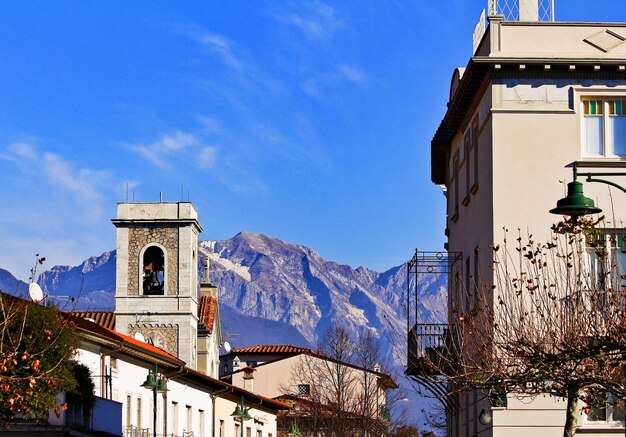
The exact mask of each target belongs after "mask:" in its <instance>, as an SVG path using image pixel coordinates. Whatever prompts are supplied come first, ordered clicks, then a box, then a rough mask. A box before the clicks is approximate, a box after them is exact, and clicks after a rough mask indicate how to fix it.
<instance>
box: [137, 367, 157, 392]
mask: <svg viewBox="0 0 626 437" xmlns="http://www.w3.org/2000/svg"><path fill="white" fill-rule="evenodd" d="M141 386H142V387H143V388H147V389H148V390H152V389H153V388H155V387H156V386H157V382H156V378H155V377H154V373H152V371H150V373H148V377H147V378H146V380H145V381H144V383H143V384H141Z"/></svg>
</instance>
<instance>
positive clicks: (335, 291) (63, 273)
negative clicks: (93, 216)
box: [0, 232, 447, 364]
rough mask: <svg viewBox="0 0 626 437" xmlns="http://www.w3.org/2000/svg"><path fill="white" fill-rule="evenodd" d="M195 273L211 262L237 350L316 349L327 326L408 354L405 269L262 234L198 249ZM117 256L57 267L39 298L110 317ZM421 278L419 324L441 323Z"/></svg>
mask: <svg viewBox="0 0 626 437" xmlns="http://www.w3.org/2000/svg"><path fill="white" fill-rule="evenodd" d="M199 250H200V257H199V261H198V271H199V274H200V277H202V276H203V275H204V268H203V266H204V257H208V258H209V260H210V266H211V267H210V279H211V282H212V283H213V284H214V285H216V286H217V287H218V290H219V292H220V309H221V315H222V325H223V331H224V336H225V338H226V339H227V340H228V341H229V342H230V343H231V344H232V345H233V346H234V347H244V346H248V345H253V344H283V343H284V344H296V345H302V346H311V347H315V345H316V342H317V339H318V338H319V337H320V335H321V334H322V333H323V332H324V331H325V330H326V329H327V328H328V326H330V325H331V324H332V323H338V324H341V325H343V326H345V327H347V328H348V329H349V330H350V331H351V332H354V333H356V332H358V331H360V330H363V329H370V330H372V332H373V333H374V334H375V336H376V337H377V338H379V339H384V340H385V341H382V342H381V344H382V345H383V352H384V353H386V354H388V355H389V356H390V357H391V358H392V359H393V361H396V362H397V363H398V364H400V363H401V362H402V361H403V358H400V357H402V356H403V355H404V353H405V352H404V349H405V347H406V301H405V299H406V298H405V296H406V289H407V269H406V264H403V265H401V266H398V267H394V268H391V269H389V270H387V271H386V272H382V273H379V272H376V271H373V270H370V269H368V268H366V267H358V268H352V267H350V266H348V265H344V264H338V263H336V262H333V261H329V260H325V259H324V258H322V257H321V256H320V255H319V254H317V253H316V252H315V251H314V250H313V249H311V248H309V247H306V246H302V245H297V244H291V243H287V242H284V241H282V240H280V239H277V238H273V237H270V236H267V235H263V234H256V233H251V232H241V233H239V234H237V235H235V236H234V237H233V238H230V239H227V240H219V241H202V242H201V243H200V249H199ZM115 259H116V254H115V251H111V252H105V253H103V254H102V255H100V256H93V257H90V258H89V259H86V260H85V261H83V263H81V264H80V265H78V266H54V267H52V268H51V269H49V270H47V271H44V272H43V273H41V274H40V275H39V277H38V283H39V284H40V286H41V287H42V289H43V291H44V293H46V294H47V295H49V296H55V298H54V299H55V300H56V301H57V304H59V305H60V306H61V307H63V306H65V305H66V306H72V307H76V308H77V309H83V310H87V309H88V310H108V311H112V310H113V309H114V306H115ZM441 279H442V278H440V277H437V276H436V275H429V276H426V277H424V278H420V284H421V287H420V291H419V301H420V310H421V311H422V313H423V316H424V318H426V319H429V320H432V321H439V322H440V321H443V320H444V319H445V305H446V299H447V298H446V294H445V283H444V282H443V281H442V280H441ZM27 288H28V287H27V284H25V283H24V282H21V281H18V280H17V279H16V278H15V277H13V275H11V274H10V273H9V272H7V271H6V270H2V269H0V289H2V290H4V291H6V292H9V293H12V294H15V293H18V294H25V292H26V290H27Z"/></svg>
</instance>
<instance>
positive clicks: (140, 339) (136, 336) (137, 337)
mask: <svg viewBox="0 0 626 437" xmlns="http://www.w3.org/2000/svg"><path fill="white" fill-rule="evenodd" d="M133 337H135V340H139V341H142V342H144V343H145V342H146V337H144V336H143V334H142V333H141V332H139V331H137V332H135V335H133Z"/></svg>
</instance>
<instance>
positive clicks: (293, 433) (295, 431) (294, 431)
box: [287, 421, 302, 436]
mask: <svg viewBox="0 0 626 437" xmlns="http://www.w3.org/2000/svg"><path fill="white" fill-rule="evenodd" d="M287 435H288V436H301V435H302V433H301V432H300V429H299V428H298V425H297V424H296V422H295V421H294V422H293V423H292V424H291V429H290V430H289V432H288V433H287Z"/></svg>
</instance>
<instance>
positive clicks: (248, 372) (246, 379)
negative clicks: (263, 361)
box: [243, 366, 256, 393]
mask: <svg viewBox="0 0 626 437" xmlns="http://www.w3.org/2000/svg"><path fill="white" fill-rule="evenodd" d="M253 372H256V369H255V368H254V367H252V366H246V367H245V368H244V369H243V389H244V390H247V391H249V392H252V393H254V375H253Z"/></svg>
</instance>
